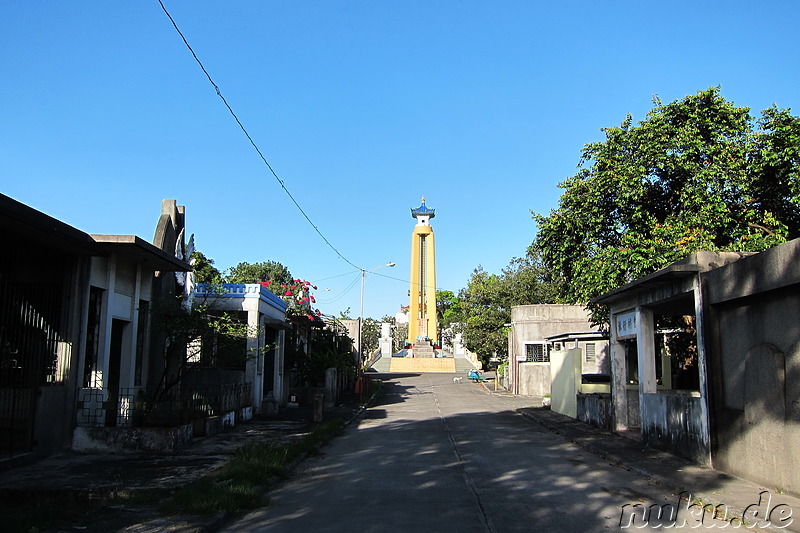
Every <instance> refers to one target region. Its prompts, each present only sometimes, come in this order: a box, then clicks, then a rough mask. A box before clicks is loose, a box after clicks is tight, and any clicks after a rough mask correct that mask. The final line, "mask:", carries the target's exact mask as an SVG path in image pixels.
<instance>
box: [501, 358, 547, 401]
mask: <svg viewBox="0 0 800 533" xmlns="http://www.w3.org/2000/svg"><path fill="white" fill-rule="evenodd" d="M509 366H510V365H509ZM517 368H518V371H519V376H518V378H517V379H518V380H519V390H518V391H517V394H521V395H522V396H545V395H548V394H550V364H549V363H520V364H519V366H518V367H517Z"/></svg>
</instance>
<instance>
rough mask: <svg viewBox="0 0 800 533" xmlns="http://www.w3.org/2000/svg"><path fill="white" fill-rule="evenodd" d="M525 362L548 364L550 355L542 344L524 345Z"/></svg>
mask: <svg viewBox="0 0 800 533" xmlns="http://www.w3.org/2000/svg"><path fill="white" fill-rule="evenodd" d="M525 360H526V361H527V362H529V363H549V362H550V354H549V353H548V352H547V349H546V347H545V345H544V344H542V343H539V344H526V345H525Z"/></svg>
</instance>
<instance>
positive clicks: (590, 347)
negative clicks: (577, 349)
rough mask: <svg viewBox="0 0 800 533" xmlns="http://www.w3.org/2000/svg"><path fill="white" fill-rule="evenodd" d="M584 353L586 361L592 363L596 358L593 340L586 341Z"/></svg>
mask: <svg viewBox="0 0 800 533" xmlns="http://www.w3.org/2000/svg"><path fill="white" fill-rule="evenodd" d="M584 354H585V356H586V362H587V363H594V362H595V361H596V360H597V355H596V352H595V344H594V343H593V342H587V343H586V347H585V348H584Z"/></svg>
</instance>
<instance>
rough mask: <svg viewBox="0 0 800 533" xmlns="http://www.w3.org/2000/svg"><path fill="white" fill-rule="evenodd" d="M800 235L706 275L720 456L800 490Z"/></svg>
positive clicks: (734, 466) (717, 459)
mask: <svg viewBox="0 0 800 533" xmlns="http://www.w3.org/2000/svg"><path fill="white" fill-rule="evenodd" d="M798 264H800V240H794V241H790V242H788V243H786V244H783V245H781V246H777V247H775V248H772V249H770V250H766V251H764V252H761V253H759V254H757V255H754V256H751V257H747V258H745V259H742V260H741V261H738V262H737V263H734V264H732V265H728V266H726V267H724V268H720V269H717V270H714V271H711V272H709V273H707V274H706V275H705V281H704V283H705V286H706V287H707V298H708V301H709V304H710V309H709V313H708V314H709V318H710V322H711V324H712V328H711V338H712V339H713V342H712V343H711V346H712V348H711V350H710V351H711V354H710V358H711V362H710V371H711V372H712V373H713V379H711V380H710V383H711V384H712V386H713V387H714V389H713V390H714V395H713V398H714V403H713V405H712V419H713V421H714V427H715V432H714V438H713V440H712V461H713V465H714V466H715V467H716V468H720V469H723V470H726V471H728V472H731V473H732V474H735V475H739V476H742V477H745V478H748V479H752V480H754V481H756V482H759V483H763V484H765V486H769V487H773V488H781V489H783V490H786V491H790V492H794V493H800V476H798V475H797V469H796V468H794V467H793V466H794V465H798V464H800V304H799V303H798V302H800V269H798V267H797V265H798Z"/></svg>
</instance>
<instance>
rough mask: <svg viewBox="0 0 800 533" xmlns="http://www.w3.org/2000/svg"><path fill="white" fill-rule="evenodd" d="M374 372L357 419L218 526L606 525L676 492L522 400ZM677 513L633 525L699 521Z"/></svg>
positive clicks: (310, 531) (467, 528)
mask: <svg viewBox="0 0 800 533" xmlns="http://www.w3.org/2000/svg"><path fill="white" fill-rule="evenodd" d="M383 378H384V379H385V381H384V389H383V390H384V393H383V394H382V397H381V399H380V400H379V401H378V402H377V404H376V405H375V406H374V407H372V408H370V409H369V410H367V412H366V413H365V416H364V417H363V418H362V419H361V420H360V421H359V422H357V423H355V424H353V425H351V426H350V427H349V428H348V429H347V431H346V433H345V435H343V436H341V437H339V438H337V439H336V440H335V441H334V442H333V443H332V444H331V445H330V446H328V447H326V448H324V449H323V450H322V451H323V453H322V455H320V456H318V457H314V458H312V459H310V460H308V461H306V462H305V463H304V464H303V465H302V466H301V467H300V468H299V469H298V471H297V472H295V474H294V475H293V476H292V480H291V481H289V482H287V483H286V484H285V485H283V486H282V487H280V488H279V489H276V490H275V491H274V492H273V493H272V494H271V504H270V506H269V507H267V508H265V509H262V510H259V511H256V512H253V513H251V514H250V515H248V516H246V517H244V518H243V519H242V520H240V521H238V522H237V523H235V524H232V525H230V526H229V527H228V528H227V529H226V531H231V532H234V531H235V532H243V531H244V532H248V531H250V532H255V531H259V532H261V531H269V532H290V533H298V532H299V533H318V532H325V531H335V532H345V531H346V532H359V533H360V532H393V533H394V532H405V531H409V532H423V531H426V532H427V531H431V532H449V531H453V532H459V533H469V532H501V533H503V532H507V531H526V532H530V531H537V532H538V531H558V532H564V531H608V530H612V531H613V530H617V529H619V528H620V518H621V516H622V518H623V520H622V522H623V525H626V524H628V523H629V519H630V515H631V514H632V512H633V508H632V507H630V506H631V505H634V504H637V503H638V504H640V505H641V504H642V502H645V505H649V504H651V503H652V502H657V503H658V504H659V505H661V504H665V503H667V502H676V501H677V497H676V496H674V495H672V494H670V493H669V492H670V491H668V490H665V489H663V488H660V487H658V486H655V485H654V484H652V483H651V482H649V481H648V480H646V479H644V478H642V477H641V476H639V475H638V474H635V473H633V472H629V471H626V470H624V469H622V468H619V467H618V466H614V465H612V464H608V462H606V461H604V460H603V459H602V458H600V457H599V456H597V455H592V454H589V453H588V452H585V451H583V450H582V449H581V448H579V447H577V446H575V445H573V444H570V443H569V442H567V441H566V440H564V439H563V438H562V437H560V436H558V435H555V434H553V433H550V432H548V431H546V430H544V429H542V428H541V427H540V426H539V425H538V424H536V423H534V422H532V421H530V420H528V419H526V418H524V417H522V416H520V415H519V414H517V413H516V412H515V409H517V408H519V407H528V406H530V402H531V400H530V399H526V398H519V397H513V396H508V395H497V394H490V393H488V392H486V391H485V390H484V389H482V388H481V386H480V385H477V384H474V383H470V382H467V381H463V382H461V383H454V382H453V375H446V374H422V375H418V374H414V375H397V374H394V375H393V374H385V375H383ZM626 504H628V507H627V508H625V509H626V511H625V514H624V515H623V514H622V513H623V506H624V505H626ZM641 514H642V511H641V510H640V511H639V515H641ZM685 515H686V513H684V517H681V516H680V515H679V523H678V524H666V523H663V524H660V523H657V522H656V519H655V513H653V514H652V515H651V516H650V519H649V522H648V523H642V522H638V523H637V525H639V526H640V527H641V526H642V525H644V526H648V527H647V528H649V527H652V526H657V525H668V526H672V527H670V528H669V529H672V530H676V531H681V530H686V531H688V530H690V529H692V526H696V525H698V524H697V523H695V522H692V521H689V522H688V523H686V524H685V525H683V527H681V523H682V520H683V519H684V518H686V516H685ZM676 525H677V526H678V527H675V526H676ZM630 529H636V528H635V527H631V528H630ZM695 531H696V529H695Z"/></svg>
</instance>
